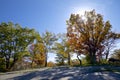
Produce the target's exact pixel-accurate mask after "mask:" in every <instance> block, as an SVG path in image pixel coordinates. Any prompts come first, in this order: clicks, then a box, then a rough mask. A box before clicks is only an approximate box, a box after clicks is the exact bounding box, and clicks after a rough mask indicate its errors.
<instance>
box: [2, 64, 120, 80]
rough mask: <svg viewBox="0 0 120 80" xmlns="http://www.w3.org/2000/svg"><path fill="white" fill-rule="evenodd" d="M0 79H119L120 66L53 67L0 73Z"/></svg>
mask: <svg viewBox="0 0 120 80" xmlns="http://www.w3.org/2000/svg"><path fill="white" fill-rule="evenodd" d="M0 80H120V67H111V66H109V67H108V66H107V67H106V66H89V67H54V68H42V69H33V70H24V71H16V72H9V73H3V74H0Z"/></svg>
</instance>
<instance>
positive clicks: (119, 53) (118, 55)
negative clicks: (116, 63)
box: [111, 49, 120, 60]
mask: <svg viewBox="0 0 120 80" xmlns="http://www.w3.org/2000/svg"><path fill="white" fill-rule="evenodd" d="M111 57H112V58H115V59H118V60H120V49H116V50H114V52H113V54H112V56H111Z"/></svg>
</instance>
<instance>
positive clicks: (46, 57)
mask: <svg viewBox="0 0 120 80" xmlns="http://www.w3.org/2000/svg"><path fill="white" fill-rule="evenodd" d="M47 54H48V53H46V54H45V67H47Z"/></svg>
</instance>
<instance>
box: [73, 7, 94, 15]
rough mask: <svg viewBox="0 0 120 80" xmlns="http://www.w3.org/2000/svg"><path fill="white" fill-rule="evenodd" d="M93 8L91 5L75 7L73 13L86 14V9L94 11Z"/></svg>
mask: <svg viewBox="0 0 120 80" xmlns="http://www.w3.org/2000/svg"><path fill="white" fill-rule="evenodd" d="M92 10H93V8H91V7H74V8H73V13H74V14H79V15H84V13H85V11H92Z"/></svg>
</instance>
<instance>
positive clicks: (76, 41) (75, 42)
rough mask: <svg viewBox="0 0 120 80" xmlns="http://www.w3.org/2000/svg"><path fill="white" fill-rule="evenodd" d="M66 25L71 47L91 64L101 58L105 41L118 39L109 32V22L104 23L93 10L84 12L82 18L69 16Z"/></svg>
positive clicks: (77, 15) (74, 15)
mask: <svg viewBox="0 0 120 80" xmlns="http://www.w3.org/2000/svg"><path fill="white" fill-rule="evenodd" d="M67 25H68V27H67V36H68V41H69V43H71V47H72V48H73V49H74V51H75V52H76V51H77V52H79V54H85V55H88V56H90V63H91V64H94V63H96V62H97V60H98V61H99V60H100V59H101V58H102V53H103V52H104V50H105V43H106V41H108V40H110V39H113V38H114V39H117V38H119V34H116V33H114V32H112V31H111V28H112V27H111V24H110V22H109V21H106V22H104V21H103V17H102V15H101V14H96V13H95V10H93V11H90V12H85V14H84V15H82V16H80V15H79V14H71V16H70V19H69V20H67Z"/></svg>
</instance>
